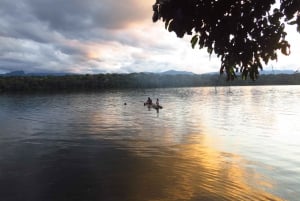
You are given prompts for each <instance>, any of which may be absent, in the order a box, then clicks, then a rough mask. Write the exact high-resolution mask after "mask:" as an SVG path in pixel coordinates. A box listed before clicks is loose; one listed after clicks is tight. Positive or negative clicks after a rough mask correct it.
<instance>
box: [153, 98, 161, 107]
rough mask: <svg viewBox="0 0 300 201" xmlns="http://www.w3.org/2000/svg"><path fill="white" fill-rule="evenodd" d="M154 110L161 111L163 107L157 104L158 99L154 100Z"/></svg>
mask: <svg viewBox="0 0 300 201" xmlns="http://www.w3.org/2000/svg"><path fill="white" fill-rule="evenodd" d="M154 108H155V109H162V108H163V107H162V106H161V105H160V104H159V99H158V98H157V99H156V104H155V107H154Z"/></svg>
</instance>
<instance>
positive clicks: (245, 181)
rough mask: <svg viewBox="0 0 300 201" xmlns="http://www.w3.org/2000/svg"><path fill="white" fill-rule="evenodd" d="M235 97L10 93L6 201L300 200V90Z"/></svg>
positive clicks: (163, 92)
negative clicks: (156, 105) (156, 106)
mask: <svg viewBox="0 0 300 201" xmlns="http://www.w3.org/2000/svg"><path fill="white" fill-rule="evenodd" d="M230 92H231V93H228V88H218V89H217V90H215V89H214V88H180V89H177V88H174V89H149V90H146V91H143V90H141V91H139V90H128V91H126V90H125V91H107V92H103V93H83V94H80V93H79V94H58V95H55V96H54V95H47V94H46V95H36V96H30V95H24V96H22V95H20V96H13V95H7V96H2V97H0V103H1V105H2V107H1V108H0V117H3V118H2V121H0V127H1V133H0V195H1V196H0V198H1V199H3V200H10V201H18V200H20V195H22V198H24V200H31V201H35V200H37V201H39V200H46V201H47V200H49V201H50V200H73V201H77V200H78V201H81V200H113V201H114V200H128V201H149V200H150V201H165V200H170V201H173V200H174V201H175V200H176V201H178V200H192V201H196V200H197V201H198V200H205V201H210V200H217V201H219V200H297V198H299V196H300V191H299V186H300V183H299V181H300V169H299V167H300V160H299V157H298V156H299V154H300V150H299V146H300V141H299V139H300V137H299V132H300V124H299V123H298V122H297V121H298V120H299V119H300V116H299V115H300V107H299V105H298V103H297V102H296V101H295V100H296V99H297V98H300V88H299V87H297V86H294V87H271V86H270V87H257V88H254V87H235V88H233V87H232V88H230ZM148 96H151V97H159V98H160V103H161V104H162V105H163V106H164V108H163V109H162V110H161V111H159V112H157V111H156V110H153V109H150V110H149V109H148V108H147V107H144V106H143V101H144V100H146V98H147V97H148ZM124 102H127V104H126V105H124ZM287 103H288V104H287Z"/></svg>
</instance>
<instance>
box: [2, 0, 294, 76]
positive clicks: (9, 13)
mask: <svg viewBox="0 0 300 201" xmlns="http://www.w3.org/2000/svg"><path fill="white" fill-rule="evenodd" d="M153 3H154V0H145V1H140V0H124V1H122V2H119V1H110V0H85V1H82V0H72V1H71V0H22V1H18V0H1V1H0V15H1V18H0V73H5V72H10V71H15V70H23V71H25V72H72V73H83V74H86V73H131V72H162V71H167V70H170V69H174V70H183V71H191V72H194V73H206V72H218V70H219V67H220V61H219V59H218V58H216V57H215V56H214V55H212V56H211V57H210V56H209V55H208V53H207V52H206V50H198V49H197V48H195V49H192V48H191V45H190V42H189V41H190V38H189V37H185V38H184V39H180V38H177V37H176V36H175V34H174V33H170V32H168V31H166V30H165V29H164V25H163V23H161V22H159V23H153V22H152V4H153ZM288 29H289V30H288V38H287V39H288V41H289V42H290V43H291V45H292V47H291V48H292V53H291V55H290V56H288V57H286V56H281V55H280V56H279V60H278V62H272V63H270V64H269V65H268V66H266V67H265V69H271V68H274V69H278V70H283V69H292V70H297V69H298V68H299V67H300V64H299V58H298V57H299V55H300V47H299V45H300V34H299V33H297V32H296V27H289V28H288Z"/></svg>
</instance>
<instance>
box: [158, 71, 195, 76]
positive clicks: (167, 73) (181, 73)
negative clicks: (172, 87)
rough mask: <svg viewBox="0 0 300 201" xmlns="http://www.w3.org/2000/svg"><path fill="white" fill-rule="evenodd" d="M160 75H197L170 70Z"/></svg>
mask: <svg viewBox="0 0 300 201" xmlns="http://www.w3.org/2000/svg"><path fill="white" fill-rule="evenodd" d="M159 74H162V75H195V73H192V72H188V71H176V70H168V71H165V72H161V73H159Z"/></svg>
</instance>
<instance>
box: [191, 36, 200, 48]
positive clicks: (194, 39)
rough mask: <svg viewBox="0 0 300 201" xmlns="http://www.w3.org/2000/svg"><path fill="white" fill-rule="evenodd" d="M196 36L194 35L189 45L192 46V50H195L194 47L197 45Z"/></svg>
mask: <svg viewBox="0 0 300 201" xmlns="http://www.w3.org/2000/svg"><path fill="white" fill-rule="evenodd" d="M198 37H199V36H198V35H194V36H193V37H192V39H191V44H192V48H193V49H194V48H195V45H196V44H197V42H198Z"/></svg>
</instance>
